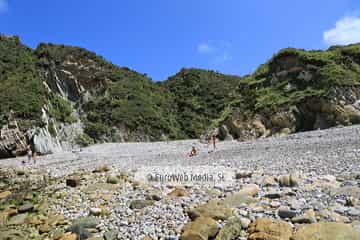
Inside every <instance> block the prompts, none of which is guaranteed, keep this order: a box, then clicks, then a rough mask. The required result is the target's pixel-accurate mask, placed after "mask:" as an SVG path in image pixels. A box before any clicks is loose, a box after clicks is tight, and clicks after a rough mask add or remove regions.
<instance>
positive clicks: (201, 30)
mask: <svg viewBox="0 0 360 240" xmlns="http://www.w3.org/2000/svg"><path fill="white" fill-rule="evenodd" d="M0 32H1V33H4V34H8V35H19V36H20V38H21V40H22V41H23V42H24V43H25V44H27V45H29V46H31V47H33V48H34V47H36V46H37V44H38V43H40V42H52V43H61V44H66V45H76V46H81V47H84V48H87V49H89V50H92V51H95V52H96V53H98V54H100V55H102V56H104V57H105V58H106V59H108V60H110V61H111V62H113V63H115V64H117V65H120V66H128V67H130V68H132V69H134V70H136V71H139V72H141V73H147V74H148V75H149V76H150V77H152V78H153V79H154V80H163V79H166V78H167V77H168V76H170V75H173V74H175V73H176V72H177V71H179V70H180V68H182V67H198V68H205V69H213V70H217V71H220V72H224V73H229V74H237V75H245V74H247V73H250V72H252V71H254V70H255V69H256V67H257V66H258V65H259V64H261V63H264V62H265V61H266V60H267V59H269V58H270V57H271V56H272V55H273V54H274V53H275V52H277V51H278V50H279V49H281V48H284V47H290V46H291V47H297V48H305V49H325V48H327V47H328V46H329V45H331V44H347V43H352V42H360V1H359V0H291V1H289V0H151V1H146V0H103V1H100V0H97V1H96V0H87V1H85V0H76V1H74V0H72V1H71V0H52V1H49V0H36V1H25V0H24V1H22V0H0Z"/></svg>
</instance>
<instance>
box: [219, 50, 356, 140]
mask: <svg viewBox="0 0 360 240" xmlns="http://www.w3.org/2000/svg"><path fill="white" fill-rule="evenodd" d="M359 83H360V45H350V46H345V47H332V48H330V49H329V50H327V51H304V50H299V49H284V50H282V51H280V52H279V53H278V54H276V55H274V56H273V58H272V59H270V60H269V61H268V62H267V63H266V64H263V65H261V66H260V67H259V68H258V69H257V71H256V72H255V73H253V74H252V75H249V76H246V77H244V78H243V79H242V80H241V81H240V84H239V85H238V88H237V90H236V93H237V94H236V96H237V98H236V99H235V100H234V101H232V102H231V103H230V104H229V105H228V106H227V109H226V110H225V111H224V112H223V115H222V116H221V118H219V119H218V120H217V121H216V122H215V123H216V124H217V125H219V126H220V128H219V129H218V131H219V132H221V133H222V134H220V135H221V136H222V137H223V138H225V137H226V136H227V135H231V136H233V137H234V138H236V139H239V140H249V139H255V138H259V137H267V136H274V135H275V136H276V135H283V134H289V133H294V132H299V131H309V130H314V129H325V128H330V127H334V126H338V125H351V124H358V123H359V122H360V108H359V107H360V105H359V103H360V102H359V97H360V95H359V94H360V86H359Z"/></svg>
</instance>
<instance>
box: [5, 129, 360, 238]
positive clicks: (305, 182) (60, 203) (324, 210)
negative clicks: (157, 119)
mask: <svg viewBox="0 0 360 240" xmlns="http://www.w3.org/2000/svg"><path fill="white" fill-rule="evenodd" d="M359 134H360V126H352V127H342V128H333V129H328V130H321V131H320V130H319V131H312V132H304V133H299V134H293V135H289V136H285V137H278V138H266V139H259V140H256V141H251V142H237V141H231V142H220V143H218V144H217V149H216V150H215V151H212V146H209V145H207V144H203V143H200V142H199V141H198V140H186V141H171V142H153V143H107V144H99V145H94V146H91V147H88V148H84V149H82V150H81V151H80V150H78V151H73V152H63V153H57V154H52V155H47V156H41V157H39V159H38V162H37V163H36V164H26V165H25V166H23V165H22V164H21V162H22V160H24V159H25V158H15V159H5V160H1V161H0V170H1V167H3V172H4V173H6V174H9V173H11V174H12V175H9V176H10V177H3V178H2V179H3V180H6V181H7V182H6V183H2V184H1V181H0V187H1V186H3V187H5V189H4V190H7V189H8V190H11V191H13V190H14V189H16V186H17V185H19V184H24V183H26V182H27V181H30V180H31V179H34V180H39V181H40V182H41V181H42V180H43V179H46V178H47V176H46V175H47V174H46V172H48V173H49V174H50V175H52V176H54V177H55V178H53V180H52V182H51V184H50V185H46V186H45V187H44V189H42V190H41V192H40V193H38V195H41V197H40V198H44V199H47V201H49V206H50V209H51V210H52V212H55V213H57V214H60V215H61V216H64V218H65V219H66V220H68V221H70V223H71V222H72V223H73V224H75V222H76V221H77V220H79V219H81V218H85V219H86V218H87V217H88V216H91V215H94V216H97V220H98V222H97V224H96V229H95V230H96V231H95V232H94V233H95V236H98V237H100V239H103V237H104V239H116V238H108V237H105V235H107V234H110V233H112V234H115V236H117V239H136V240H144V239H163V240H165V239H166V240H168V239H172V240H179V239H181V238H180V236H181V235H182V234H183V232H182V230H183V228H184V226H185V225H186V224H188V223H189V222H190V225H191V223H192V221H196V220H193V219H190V215H191V214H189V210H191V209H194V207H198V206H201V207H202V208H203V209H205V210H203V211H205V212H207V213H202V214H219V216H224V214H227V213H229V211H231V212H232V215H234V216H235V217H237V218H238V219H240V221H241V226H240V227H238V230H239V231H240V230H241V231H240V233H238V234H237V235H238V236H237V238H234V239H240V240H246V239H254V238H248V237H249V236H250V235H251V234H252V232H251V230H250V228H249V229H248V226H249V224H250V223H254V222H256V221H257V220H258V219H265V218H271V219H272V220H273V221H278V220H280V219H282V220H284V221H286V222H287V223H288V224H289V225H287V226H288V228H289V229H290V230H289V231H293V230H295V229H297V228H298V227H299V224H300V225H301V224H310V223H316V222H337V223H339V224H340V223H342V222H344V223H347V224H351V225H352V226H353V229H357V230H356V231H357V232H354V233H353V234H354V236H355V238H351V239H358V237H360V232H359V231H358V230H360V158H359V157H358V155H360V145H359V142H360V141H359V136H360V135H359ZM192 146H195V147H196V148H197V149H198V151H199V154H198V155H197V156H195V157H191V158H190V157H188V156H187V153H188V152H189V151H190V149H191V147H192ZM358 146H359V147H358ZM104 166H105V167H107V168H108V169H107V170H106V171H105V170H104V171H103V170H101V171H93V170H94V169H95V168H97V169H102V168H103V167H104ZM7 167H10V168H8V169H9V170H6V169H7ZM12 167H15V168H16V169H15V170H14V168H12ZM98 167H100V168H98ZM21 168H25V170H26V171H23V173H21V172H22V171H19V170H21ZM149 169H150V171H151V172H152V173H153V171H152V170H151V169H154V170H155V171H156V172H158V171H159V172H160V174H167V173H172V172H173V171H175V172H176V171H178V170H179V171H180V172H182V171H184V172H187V173H189V172H193V171H195V172H196V174H200V173H201V174H202V173H203V172H205V173H215V174H216V172H217V171H221V172H224V173H227V174H229V176H230V178H229V176H228V177H227V178H226V179H227V180H229V179H231V181H227V182H226V184H215V185H212V184H211V183H210V186H209V185H207V184H204V182H201V184H199V185H198V184H197V183H196V184H194V185H192V184H190V185H188V183H185V184H183V183H181V184H180V188H178V187H179V186H178V183H175V186H177V187H175V186H174V185H173V184H172V183H170V182H166V181H165V182H164V184H162V183H159V182H144V181H142V180H140V181H139V179H137V178H136V176H139V174H140V173H144V170H145V174H147V170H149ZM132 170H137V171H132ZM74 172H77V173H76V174H74ZM0 173H1V172H0ZM19 173H20V174H19ZM145 174H144V175H143V176H145V177H146V176H148V175H145ZM140 175H141V174H140ZM74 176H75V177H74ZM76 176H80V177H79V178H78V183H77V184H75V185H76V186H72V187H70V186H69V185H68V183H67V181H68V180H73V182H74V181H75V180H74V179H76ZM111 178H113V179H114V178H115V183H114V182H113V183H111V181H109V179H111ZM0 180H1V179H0ZM35 183H36V181H35ZM30 185H34V184H33V183H31V184H30ZM35 185H36V184H35ZM0 193H1V191H0ZM38 198H39V197H38ZM210 200H211V201H214V200H215V201H220V202H219V203H220V205H219V206H218V207H216V206H214V205H211V203H210V202H209V201H210ZM134 204H135V205H134ZM136 205H137V206H136ZM139 205H140V206H139ZM214 208H215V209H214ZM195 209H196V208H195ZM99 212H100V213H103V212H104V213H107V214H105V215H101V216H99V215H97V214H98V213H99ZM0 213H1V212H0ZM0 215H1V214H0ZM20 216H21V215H20ZM226 216H227V215H226ZM15 217H16V216H15ZM228 217H229V216H227V217H225V218H224V219H222V218H223V217H221V218H220V219H217V217H216V216H214V217H213V218H214V219H216V225H217V226H220V227H222V228H223V229H225V227H224V226H225V225H226V224H230V222H231V221H230V218H228ZM43 218H44V217H43ZM70 223H69V224H70ZM278 223H280V222H278ZM282 224H284V222H282ZM67 226H68V225H67ZM276 226H277V225H276V224H275V225H274V226H272V227H274V228H275V229H272V230H270V232H275V233H276V231H278V229H277V228H276ZM58 228H59V227H58ZM65 229H66V228H65ZM5 230H6V229H5ZM93 230H94V229H93ZM36 231H37V232H36ZM36 231H35V232H36V233H37V234H38V232H39V231H38V230H36ZM74 231H75V230H74ZM193 231H195V232H196V231H200V230H198V229H197V226H196V225H195V226H194V229H193ZM224 231H225V230H224ZM324 231H325V232H326V231H327V230H326V229H325V230H324ZM346 231H348V230H346ZM295 232H296V231H295ZM76 233H77V234H78V232H76ZM1 234H2V233H1V229H0V235H1ZM52 234H53V231H51V232H50V233H49V234H48V235H46V234H45V235H44V236H45V237H46V236H52ZM145 237H148V238H145ZM149 237H151V238H149ZM47 239H48V238H47ZM51 239H52V238H51ZM300 239H307V238H300ZM334 239H335V238H334ZM359 239H360V238H359Z"/></svg>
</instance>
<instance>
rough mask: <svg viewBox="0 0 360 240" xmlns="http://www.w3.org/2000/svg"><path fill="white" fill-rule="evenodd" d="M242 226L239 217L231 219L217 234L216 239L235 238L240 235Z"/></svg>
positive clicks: (231, 239)
mask: <svg viewBox="0 0 360 240" xmlns="http://www.w3.org/2000/svg"><path fill="white" fill-rule="evenodd" d="M241 228H242V223H241V220H240V219H239V218H237V217H234V218H231V219H229V221H228V222H227V223H226V224H225V226H224V227H223V228H222V229H221V230H220V232H219V233H218V235H216V238H215V240H233V239H237V238H238V237H239V236H240V233H241Z"/></svg>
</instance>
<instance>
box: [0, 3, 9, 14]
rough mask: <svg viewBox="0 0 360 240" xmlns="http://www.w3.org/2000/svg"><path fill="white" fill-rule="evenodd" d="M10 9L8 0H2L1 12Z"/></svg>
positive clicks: (0, 4)
mask: <svg viewBox="0 0 360 240" xmlns="http://www.w3.org/2000/svg"><path fill="white" fill-rule="evenodd" d="M7 10H8V0H0V13H4V12H6V11H7Z"/></svg>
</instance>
